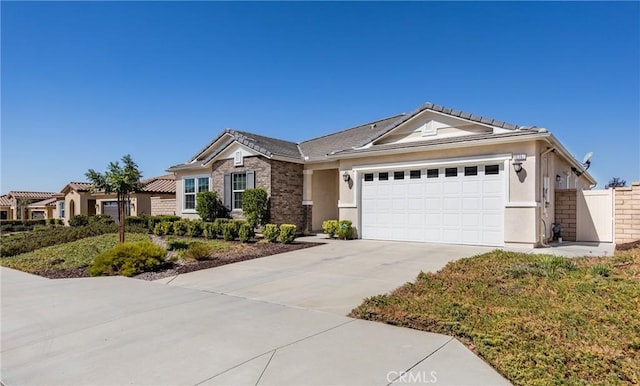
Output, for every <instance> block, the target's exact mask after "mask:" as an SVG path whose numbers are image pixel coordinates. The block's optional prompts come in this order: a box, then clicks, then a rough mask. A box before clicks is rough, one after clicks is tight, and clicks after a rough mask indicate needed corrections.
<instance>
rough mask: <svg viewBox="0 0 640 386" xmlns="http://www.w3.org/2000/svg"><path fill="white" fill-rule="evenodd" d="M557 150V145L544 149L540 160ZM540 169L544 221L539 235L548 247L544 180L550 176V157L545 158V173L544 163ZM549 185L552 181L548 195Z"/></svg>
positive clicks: (541, 220) (542, 219)
mask: <svg viewBox="0 0 640 386" xmlns="http://www.w3.org/2000/svg"><path fill="white" fill-rule="evenodd" d="M555 151H556V148H555V147H551V148H549V149H547V150H545V151H543V152H542V153H541V154H540V162H542V159H543V158H544V157H545V156H546V155H547V154H549V153H552V152H554V153H555ZM540 171H541V173H540V175H541V177H542V179H541V181H540V198H541V201H542V213H541V214H540V222H542V227H541V228H540V229H541V232H540V235H539V236H538V237H539V242H540V245H542V246H543V247H547V248H548V247H549V244H547V223H546V222H545V221H544V216H545V215H546V213H547V200H546V197H545V186H544V185H545V184H544V182H545V178H549V159H548V158H546V159H545V170H544V173H542V165H540ZM549 185H550V183H547V187H546V189H547V192H546V195H549V190H550V189H549Z"/></svg>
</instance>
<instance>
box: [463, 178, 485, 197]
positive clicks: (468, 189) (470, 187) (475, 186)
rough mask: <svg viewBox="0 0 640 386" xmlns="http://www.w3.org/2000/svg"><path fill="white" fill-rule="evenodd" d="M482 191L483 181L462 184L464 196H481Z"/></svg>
mask: <svg viewBox="0 0 640 386" xmlns="http://www.w3.org/2000/svg"><path fill="white" fill-rule="evenodd" d="M467 178H468V177H467ZM481 191H482V181H480V180H475V181H463V182H462V194H480V192H481Z"/></svg>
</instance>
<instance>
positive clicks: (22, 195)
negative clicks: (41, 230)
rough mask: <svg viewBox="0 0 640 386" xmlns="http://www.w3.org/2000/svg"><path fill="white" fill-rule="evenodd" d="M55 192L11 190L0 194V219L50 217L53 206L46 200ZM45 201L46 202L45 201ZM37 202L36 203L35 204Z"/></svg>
mask: <svg viewBox="0 0 640 386" xmlns="http://www.w3.org/2000/svg"><path fill="white" fill-rule="evenodd" d="M54 195H55V193H51V192H20V191H11V192H9V193H7V194H5V195H2V196H0V219H2V220H28V219H43V218H44V219H46V218H52V217H51V216H53V207H51V206H47V205H49V204H50V202H48V201H47V200H49V199H51V198H52V197H53V196H54ZM45 201H47V202H45ZM36 204H37V205H36Z"/></svg>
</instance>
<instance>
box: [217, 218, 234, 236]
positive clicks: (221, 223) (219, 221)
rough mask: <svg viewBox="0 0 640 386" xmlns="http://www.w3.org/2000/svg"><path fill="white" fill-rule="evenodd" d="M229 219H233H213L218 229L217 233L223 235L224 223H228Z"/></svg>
mask: <svg viewBox="0 0 640 386" xmlns="http://www.w3.org/2000/svg"><path fill="white" fill-rule="evenodd" d="M229 221H231V219H230V218H217V219H215V220H214V221H213V224H214V227H215V229H216V233H217V234H219V235H221V234H222V226H223V225H224V224H227V223H228V222H229Z"/></svg>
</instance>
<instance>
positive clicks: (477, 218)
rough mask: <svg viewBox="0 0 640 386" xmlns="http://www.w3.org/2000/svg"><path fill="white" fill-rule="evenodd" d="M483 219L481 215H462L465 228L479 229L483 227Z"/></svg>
mask: <svg viewBox="0 0 640 386" xmlns="http://www.w3.org/2000/svg"><path fill="white" fill-rule="evenodd" d="M481 219H482V217H481V215H480V213H463V214H462V226H463V227H479V226H481V225H482V221H481Z"/></svg>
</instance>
